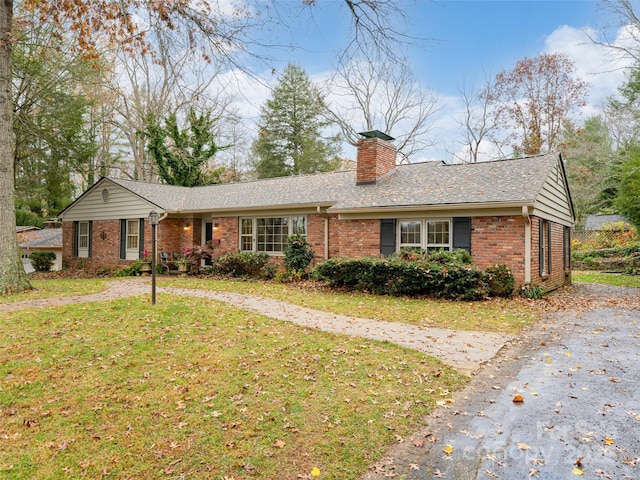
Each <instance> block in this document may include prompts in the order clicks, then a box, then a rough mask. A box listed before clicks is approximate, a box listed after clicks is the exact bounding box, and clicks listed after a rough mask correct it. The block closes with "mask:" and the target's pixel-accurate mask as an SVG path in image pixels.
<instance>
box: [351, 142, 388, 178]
mask: <svg viewBox="0 0 640 480" xmlns="http://www.w3.org/2000/svg"><path fill="white" fill-rule="evenodd" d="M395 166H396V150H395V148H394V147H393V145H391V144H390V143H389V142H385V141H384V140H380V139H379V138H362V139H360V140H358V161H357V164H356V181H357V183H368V182H375V181H376V180H377V179H378V178H380V177H381V176H383V175H384V174H385V173H387V172H390V171H391V170H393V169H394V168H395Z"/></svg>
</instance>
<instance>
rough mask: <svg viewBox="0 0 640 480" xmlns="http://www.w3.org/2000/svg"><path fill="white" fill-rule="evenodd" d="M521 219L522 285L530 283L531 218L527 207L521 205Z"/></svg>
mask: <svg viewBox="0 0 640 480" xmlns="http://www.w3.org/2000/svg"><path fill="white" fill-rule="evenodd" d="M522 218H523V219H524V283H531V217H529V207H528V206H526V205H523V207H522Z"/></svg>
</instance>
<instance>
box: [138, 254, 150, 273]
mask: <svg viewBox="0 0 640 480" xmlns="http://www.w3.org/2000/svg"><path fill="white" fill-rule="evenodd" d="M140 272H141V273H143V274H146V275H148V274H150V273H151V252H150V251H149V250H147V249H146V248H145V250H144V251H143V252H142V260H141V261H140Z"/></svg>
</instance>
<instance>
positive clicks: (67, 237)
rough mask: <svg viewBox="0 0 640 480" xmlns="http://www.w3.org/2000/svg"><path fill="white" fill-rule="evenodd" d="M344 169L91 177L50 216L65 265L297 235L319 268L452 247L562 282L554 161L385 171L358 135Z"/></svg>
mask: <svg viewBox="0 0 640 480" xmlns="http://www.w3.org/2000/svg"><path fill="white" fill-rule="evenodd" d="M363 137H364V138H362V139H361V140H360V141H359V144H358V155H357V165H356V169H355V170H349V171H339V172H330V173H321V174H314V175H301V176H293V177H282V178H273V179H266V180H257V181H251V182H242V183H232V184H220V185H210V186H206V187H194V188H187V187H178V186H170V185H162V184H151V183H144V182H137V181H132V180H121V179H116V178H107V177H105V178H101V179H100V180H98V181H97V182H96V183H95V184H94V185H93V186H92V187H91V188H89V189H88V190H87V191H86V192H85V193H84V194H83V195H82V196H80V197H79V198H78V199H77V200H76V201H75V202H73V203H72V204H71V205H70V206H69V207H67V208H66V209H65V210H64V211H63V212H62V213H61V214H60V218H61V219H62V221H63V260H64V262H65V265H67V266H71V267H73V266H79V265H87V266H91V267H99V266H116V265H119V266H124V265H126V264H128V263H131V262H132V261H134V260H136V259H139V258H142V252H143V250H144V249H148V250H151V246H152V244H151V226H150V225H149V221H148V216H149V212H150V211H151V210H156V211H157V212H158V213H159V214H160V223H159V224H158V252H169V253H172V252H181V251H182V250H183V249H184V248H188V247H192V246H194V245H201V244H204V243H206V242H209V241H211V242H212V244H213V245H214V248H215V255H216V256H219V255H222V254H225V253H227V252H238V251H250V252H256V251H258V252H267V253H269V254H271V255H273V257H274V259H278V257H279V256H281V255H282V254H281V251H282V247H283V245H284V243H285V242H286V238H287V236H288V235H291V234H294V233H302V234H305V235H306V237H307V239H308V241H309V243H310V244H311V245H312V247H313V249H314V251H315V252H316V262H321V261H322V260H324V259H327V258H331V257H336V256H343V257H362V256H380V255H389V254H391V253H393V252H396V251H398V250H400V249H401V248H405V247H406V248H414V247H420V248H424V249H428V250H429V249H439V248H444V249H453V248H463V249H465V250H467V251H469V252H470V253H471V255H472V257H473V261H474V263H475V264H476V265H477V266H479V267H481V268H486V267H488V266H490V265H492V264H495V263H502V264H505V265H507V266H508V267H509V268H510V269H511V270H512V271H513V272H514V275H515V277H516V281H517V283H518V284H519V285H522V284H525V283H533V284H536V285H544V286H545V287H546V288H548V289H554V288H557V287H560V286H562V285H565V284H568V283H569V282H570V244H571V243H570V231H571V227H572V226H573V223H574V212H573V205H572V203H571V196H570V194H569V188H568V185H567V179H566V175H565V171H564V167H563V162H562V158H561V156H560V155H559V154H547V155H539V156H533V157H525V158H514V159H506V160H499V161H492V162H482V163H473V164H455V165H449V164H445V163H444V162H439V161H432V162H425V163H416V164H408V165H396V152H395V149H394V147H393V146H392V144H391V143H390V142H389V140H392V138H391V137H388V136H387V135H385V134H382V133H380V132H366V133H365V134H363Z"/></svg>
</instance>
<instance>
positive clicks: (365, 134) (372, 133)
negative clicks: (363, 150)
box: [358, 130, 395, 142]
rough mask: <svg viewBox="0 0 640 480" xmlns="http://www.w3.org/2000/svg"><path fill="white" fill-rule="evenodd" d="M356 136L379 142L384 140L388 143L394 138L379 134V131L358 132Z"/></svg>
mask: <svg viewBox="0 0 640 480" xmlns="http://www.w3.org/2000/svg"><path fill="white" fill-rule="evenodd" d="M358 135H362V136H363V137H364V138H379V139H380V140H385V141H387V142H390V141H391V140H395V138H393V137H391V136H389V135H387V134H386V133H383V132H381V131H380V130H371V131H370V132H360V133H359V134H358Z"/></svg>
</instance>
